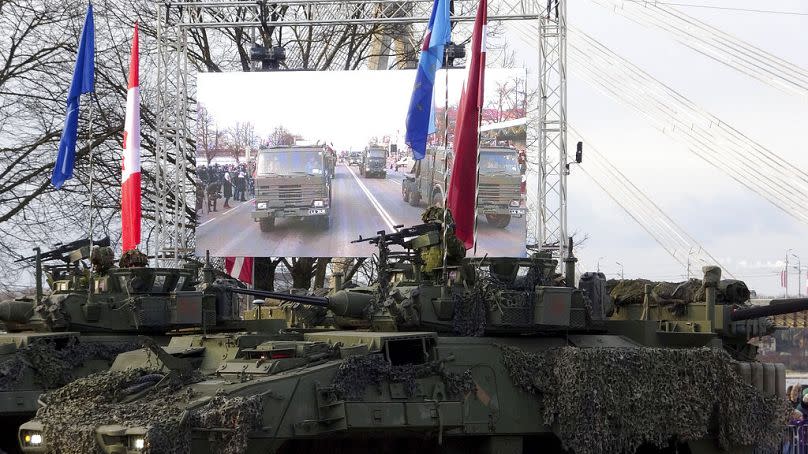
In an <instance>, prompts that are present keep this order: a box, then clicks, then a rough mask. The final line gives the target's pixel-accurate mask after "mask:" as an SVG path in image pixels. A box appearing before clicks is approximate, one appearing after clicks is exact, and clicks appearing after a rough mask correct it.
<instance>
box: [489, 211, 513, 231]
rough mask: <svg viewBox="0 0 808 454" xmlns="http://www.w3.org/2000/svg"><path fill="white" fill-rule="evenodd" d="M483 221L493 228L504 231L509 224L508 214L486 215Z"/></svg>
mask: <svg viewBox="0 0 808 454" xmlns="http://www.w3.org/2000/svg"><path fill="white" fill-rule="evenodd" d="M485 220H486V221H488V223H489V224H491V225H493V226H494V227H497V228H500V229H504V228H505V227H507V226H508V224H510V223H511V215H510V214H486V215H485Z"/></svg>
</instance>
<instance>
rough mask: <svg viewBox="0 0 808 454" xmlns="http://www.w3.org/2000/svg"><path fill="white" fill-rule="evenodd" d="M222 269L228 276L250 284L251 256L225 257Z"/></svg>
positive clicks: (251, 276) (251, 274)
mask: <svg viewBox="0 0 808 454" xmlns="http://www.w3.org/2000/svg"><path fill="white" fill-rule="evenodd" d="M224 269H225V271H227V274H229V275H230V276H232V277H234V278H236V279H238V280H240V281H241V282H244V283H245V284H250V285H252V283H253V257H225V258H224Z"/></svg>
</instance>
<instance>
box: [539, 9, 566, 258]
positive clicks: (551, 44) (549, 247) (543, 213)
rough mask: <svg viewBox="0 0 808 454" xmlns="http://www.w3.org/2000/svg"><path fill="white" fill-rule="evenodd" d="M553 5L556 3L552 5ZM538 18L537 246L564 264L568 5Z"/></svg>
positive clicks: (550, 10)
mask: <svg viewBox="0 0 808 454" xmlns="http://www.w3.org/2000/svg"><path fill="white" fill-rule="evenodd" d="M551 1H552V0H551ZM550 6H552V3H551V4H550V5H548V10H547V12H546V14H545V15H542V16H540V18H539V52H540V55H539V98H540V100H539V111H538V114H539V127H538V130H539V131H538V132H539V138H538V139H539V140H538V145H539V146H538V148H539V150H538V152H539V187H538V199H539V210H538V215H539V222H538V229H537V230H538V232H539V238H538V240H539V241H538V245H539V246H540V247H541V249H542V250H545V251H550V252H552V254H553V256H554V257H558V258H559V259H565V258H567V256H568V255H569V253H570V251H568V247H569V245H568V243H567V235H568V230H567V175H568V174H569V170H568V164H567V1H566V0H557V1H556V3H555V10H554V11H553V9H552V8H551V7H550Z"/></svg>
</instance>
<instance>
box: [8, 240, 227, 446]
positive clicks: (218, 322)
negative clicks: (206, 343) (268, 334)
mask: <svg viewBox="0 0 808 454" xmlns="http://www.w3.org/2000/svg"><path fill="white" fill-rule="evenodd" d="M92 244H94V245H96V246H97V247H96V248H95V249H93V250H92V253H91V250H90V242H89V241H87V240H80V241H75V242H72V243H69V244H65V245H63V246H60V247H59V248H57V249H55V250H52V251H47V252H44V253H40V251H39V250H37V254H35V255H34V256H32V257H29V258H28V259H30V260H32V261H34V262H35V267H36V287H37V291H36V296H35V297H34V298H25V299H19V300H14V301H3V302H0V321H2V323H3V324H4V326H5V331H6V332H5V333H2V334H0V421H2V431H1V432H0V443H2V442H4V443H5V446H3V447H4V448H9V447H11V448H14V447H16V445H17V437H16V432H17V427H18V425H19V423H21V422H24V421H26V420H27V419H29V418H30V417H31V416H33V415H34V413H35V411H36V409H37V400H38V398H39V396H40V395H41V394H42V393H43V392H45V391H48V390H53V389H55V388H58V387H60V386H63V385H65V384H66V383H68V382H70V381H71V380H73V379H75V378H78V377H83V376H86V375H89V374H92V373H95V372H99V371H104V370H107V369H109V367H110V365H111V364H112V361H113V360H114V359H115V357H116V356H117V355H118V354H119V353H121V352H125V351H130V350H134V349H138V348H140V347H141V341H140V339H139V336H142V335H149V336H153V337H154V338H155V339H156V341H158V342H160V343H162V344H167V343H168V337H167V333H168V332H170V331H177V330H183V329H194V330H196V329H206V330H208V329H209V330H213V329H224V328H225V327H226V328H227V329H234V330H235V329H237V328H241V329H243V326H242V325H237V324H238V323H240V322H238V321H237V318H238V312H237V308H236V307H235V305H233V304H231V303H233V298H232V294H231V293H227V294H224V293H221V292H218V293H217V289H219V284H218V283H217V284H214V283H213V274H212V273H213V272H212V270H210V269H207V270H206V272H207V273H208V274H209V277H210V278H211V279H210V280H209V282H208V283H200V282H199V280H198V278H197V270H196V269H192V268H187V269H177V268H148V267H146V266H145V265H146V264H147V263H146V262H145V256H143V255H142V254H140V256H138V255H137V254H131V253H130V254H126V255H125V257H124V258H123V259H122V261H121V267H115V266H113V260H112V252H111V249H110V248H108V247H107V246H109V239H108V238H105V239H104V240H101V241H96V242H94V243H92ZM91 255H92V257H91ZM88 258H91V263H92V267H93V274H92V275H91V274H90V273H89V269H87V268H82V266H83V264H84V260H86V259H88ZM24 260H25V259H24ZM43 277H44V278H46V279H47V283H48V286H49V287H50V288H51V291H50V292H49V293H48V294H43V293H44V292H43V282H42V280H43ZM232 283H233V281H231V282H229V283H228V285H230V284H232ZM90 287H92V291H89V290H90ZM219 290H220V289H219ZM0 446H2V445H0Z"/></svg>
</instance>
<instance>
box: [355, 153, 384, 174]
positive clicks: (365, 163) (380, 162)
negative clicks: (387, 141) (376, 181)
mask: <svg viewBox="0 0 808 454" xmlns="http://www.w3.org/2000/svg"><path fill="white" fill-rule="evenodd" d="M385 164H387V150H385V149H384V148H381V147H367V148H365V151H364V152H363V153H362V164H361V165H360V166H359V173H361V174H362V176H364V177H365V178H369V177H372V176H377V177H380V178H384V177H386V176H387V170H385V168H384V166H385Z"/></svg>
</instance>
